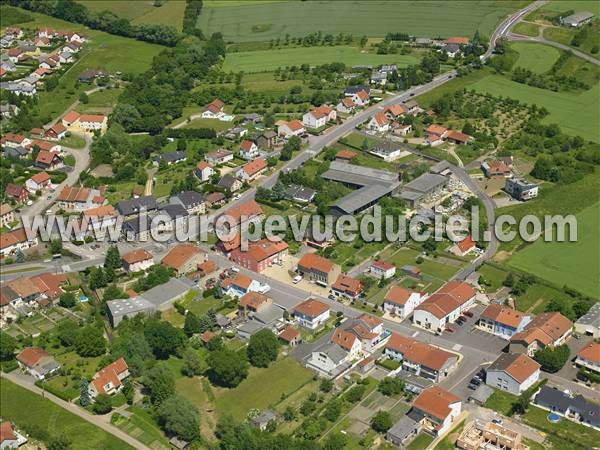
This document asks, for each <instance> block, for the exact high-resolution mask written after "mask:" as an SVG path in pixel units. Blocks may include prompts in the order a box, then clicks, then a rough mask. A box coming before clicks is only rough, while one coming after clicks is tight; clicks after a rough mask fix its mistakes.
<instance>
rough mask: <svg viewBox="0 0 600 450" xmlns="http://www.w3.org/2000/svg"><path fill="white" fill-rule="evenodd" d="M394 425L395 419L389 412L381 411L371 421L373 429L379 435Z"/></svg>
mask: <svg viewBox="0 0 600 450" xmlns="http://www.w3.org/2000/svg"><path fill="white" fill-rule="evenodd" d="M393 424H394V422H393V418H392V416H391V414H390V413H389V412H387V411H379V412H378V413H377V414H375V415H374V416H373V418H372V419H371V428H373V429H374V430H375V431H377V432H379V433H385V432H386V431H387V430H389V429H390V428H392V425H393Z"/></svg>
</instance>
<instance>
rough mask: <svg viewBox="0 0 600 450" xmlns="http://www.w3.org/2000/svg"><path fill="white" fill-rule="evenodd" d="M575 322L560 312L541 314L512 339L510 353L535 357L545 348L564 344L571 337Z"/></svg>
mask: <svg viewBox="0 0 600 450" xmlns="http://www.w3.org/2000/svg"><path fill="white" fill-rule="evenodd" d="M572 328H573V322H571V321H570V320H569V319H567V318H566V317H565V316H563V315H562V314H561V313H559V312H546V313H542V314H539V315H538V316H536V317H535V318H533V320H532V321H531V322H529V323H528V324H527V326H526V327H525V329H524V330H523V331H521V332H519V333H515V334H513V335H512V337H511V338H510V344H509V351H510V352H511V353H523V354H526V355H529V356H533V355H534V354H535V352H536V351H537V350H538V349H540V348H544V347H547V346H549V347H551V348H553V347H556V346H558V345H562V344H564V343H565V342H566V341H567V339H568V338H569V336H570V335H571V332H572Z"/></svg>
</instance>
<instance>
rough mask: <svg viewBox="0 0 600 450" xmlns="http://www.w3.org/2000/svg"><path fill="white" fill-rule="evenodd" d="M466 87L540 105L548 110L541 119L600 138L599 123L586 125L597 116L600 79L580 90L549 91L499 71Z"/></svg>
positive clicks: (599, 117) (572, 132) (571, 131)
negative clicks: (511, 78) (591, 86)
mask: <svg viewBox="0 0 600 450" xmlns="http://www.w3.org/2000/svg"><path fill="white" fill-rule="evenodd" d="M468 88H470V89H475V90H476V91H479V92H483V93H489V94H492V95H496V96H504V97H511V98H514V99H517V100H519V101H520V102H522V103H527V104H536V105H538V106H543V107H544V108H546V109H547V110H548V111H549V112H550V114H549V115H548V116H546V117H545V118H544V120H543V122H544V123H557V124H559V125H560V127H561V128H562V130H563V131H564V132H565V133H567V134H570V135H573V136H581V137H583V138H584V139H589V140H592V141H594V142H600V132H599V130H598V127H591V126H589V125H588V124H590V123H598V121H599V120H600V107H599V106H600V83H596V84H595V85H594V87H593V88H592V89H589V90H587V91H584V92H581V93H570V92H552V91H549V90H546V89H539V88H536V87H531V86H527V85H525V84H520V83H517V82H515V81H511V80H509V79H508V78H506V77H503V76H500V75H490V76H488V77H485V78H483V79H481V80H479V81H477V82H475V83H474V84H472V85H470V86H468Z"/></svg>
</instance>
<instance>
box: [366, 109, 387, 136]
mask: <svg viewBox="0 0 600 450" xmlns="http://www.w3.org/2000/svg"><path fill="white" fill-rule="evenodd" d="M367 128H368V129H369V130H372V131H377V132H378V133H385V132H386V131H388V130H389V129H390V120H389V119H388V118H387V117H386V115H385V113H384V112H383V111H380V112H378V113H377V114H375V115H374V116H373V117H372V118H371V120H369V123H368V124H367Z"/></svg>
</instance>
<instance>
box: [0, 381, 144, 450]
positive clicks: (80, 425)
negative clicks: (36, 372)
mask: <svg viewBox="0 0 600 450" xmlns="http://www.w3.org/2000/svg"><path fill="white" fill-rule="evenodd" d="M0 393H1V394H2V395H0V401H1V403H0V404H1V409H2V418H3V419H5V420H10V421H11V422H14V423H15V424H16V425H17V426H18V427H19V428H21V429H24V430H31V433H33V434H34V437H35V436H37V435H38V433H44V434H48V435H49V436H55V435H57V434H59V433H64V434H66V435H67V436H68V437H69V439H70V440H71V448H74V449H75V448H77V449H81V450H85V449H90V450H92V449H98V448H103V449H111V450H116V449H126V448H127V449H129V448H131V449H132V448H133V447H131V446H129V445H127V444H126V443H125V442H123V441H121V440H120V439H117V438H116V437H114V436H113V435H111V434H109V433H107V432H105V431H103V430H101V429H100V428H97V427H95V426H93V425H92V424H90V423H89V422H86V421H85V420H83V419H81V418H79V417H77V416H76V415H74V414H72V413H70V412H68V411H66V410H64V409H63V408H61V407H60V406H57V405H55V404H54V403H52V402H51V401H50V400H46V399H43V398H42V397H41V396H39V395H37V394H34V393H33V392H30V391H28V390H26V389H24V388H22V387H20V386H17V385H16V384H14V383H11V382H10V381H8V380H5V379H2V381H1V382H0ZM25 405H26V406H25ZM33 430H36V431H33Z"/></svg>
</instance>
